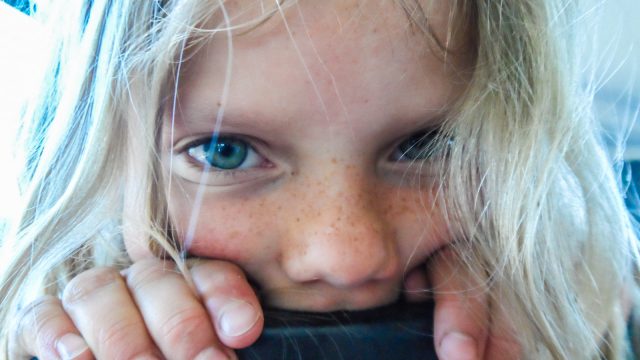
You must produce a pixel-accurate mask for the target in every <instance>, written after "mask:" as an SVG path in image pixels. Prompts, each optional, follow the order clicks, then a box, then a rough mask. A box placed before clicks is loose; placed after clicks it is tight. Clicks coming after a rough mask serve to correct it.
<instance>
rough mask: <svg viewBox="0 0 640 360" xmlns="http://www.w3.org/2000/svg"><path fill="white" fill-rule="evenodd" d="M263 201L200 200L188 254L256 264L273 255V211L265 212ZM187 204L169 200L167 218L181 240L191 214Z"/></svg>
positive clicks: (274, 238)
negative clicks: (168, 215) (173, 225)
mask: <svg viewBox="0 0 640 360" xmlns="http://www.w3.org/2000/svg"><path fill="white" fill-rule="evenodd" d="M265 208H266V206H265V204H264V203H260V202H259V203H253V202H247V201H238V200H233V201H225V200H221V199H215V200H214V199H211V200H209V201H208V200H207V199H206V198H205V200H204V201H203V205H202V208H201V210H200V213H199V217H198V222H197V225H196V229H195V233H194V237H193V241H192V242H191V245H190V248H189V249H187V250H188V252H189V254H191V255H193V256H197V257H204V258H213V259H223V260H230V261H232V262H234V263H236V264H239V265H243V264H247V263H249V262H251V263H253V264H257V263H258V264H259V263H260V262H261V261H267V259H270V258H272V257H274V256H276V255H274V254H277V249H276V248H275V246H276V244H277V242H276V241H277V235H276V230H275V228H274V226H273V211H267V210H266V209H265ZM191 209H192V208H191V204H189V203H187V202H186V201H177V202H173V203H172V204H171V206H170V213H171V218H172V219H173V221H174V223H175V224H176V225H177V227H178V229H179V230H178V234H179V237H180V241H181V243H183V244H184V239H185V234H186V233H187V232H188V229H187V228H188V226H189V221H190V214H191Z"/></svg>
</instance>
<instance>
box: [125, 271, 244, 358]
mask: <svg viewBox="0 0 640 360" xmlns="http://www.w3.org/2000/svg"><path fill="white" fill-rule="evenodd" d="M127 285H128V286H129V289H130V290H131V294H132V295H133V297H134V299H135V301H136V303H137V304H138V307H139V309H140V312H141V314H142V317H143V318H144V320H145V323H146V324H147V328H148V329H149V333H150V334H151V337H152V338H153V339H154V341H155V343H156V344H157V345H158V347H159V348H160V350H161V351H162V353H163V354H164V355H165V356H166V357H167V358H169V359H205V358H206V359H211V358H215V359H227V358H230V357H232V356H233V355H232V352H231V350H230V349H228V348H227V347H225V346H224V345H223V344H222V343H220V341H219V340H218V338H217V337H216V335H215V332H214V329H213V325H212V324H211V320H210V318H209V314H208V313H207V311H206V310H205V309H204V307H203V305H202V303H201V302H200V299H199V298H198V297H197V295H196V294H195V293H194V292H193V291H192V290H191V289H190V288H189V286H188V285H187V282H186V281H185V279H184V277H183V276H182V275H181V274H180V273H178V272H177V271H176V270H175V267H174V266H173V264H172V263H170V262H166V261H162V260H158V259H145V260H142V261H138V262H137V263H135V264H134V265H133V266H131V268H129V270H128V271H127Z"/></svg>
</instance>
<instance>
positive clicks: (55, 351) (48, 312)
mask: <svg viewBox="0 0 640 360" xmlns="http://www.w3.org/2000/svg"><path fill="white" fill-rule="evenodd" d="M9 354H10V355H9V358H10V359H28V358H31V357H32V356H37V357H38V358H40V359H78V360H80V359H83V360H84V359H92V358H93V356H92V354H91V351H90V350H89V347H88V345H87V344H86V343H85V341H84V339H83V338H82V337H81V336H80V334H79V332H78V330H77V329H76V327H75V326H74V325H73V322H72V321H71V319H70V318H69V316H68V315H67V314H66V313H65V312H64V310H63V308H62V303H61V302H60V300H59V299H57V298H55V297H53V296H44V297H42V298H40V299H38V300H37V301H35V302H33V303H32V304H30V305H29V306H27V307H26V308H25V309H23V310H22V311H21V312H20V314H19V316H18V322H17V326H16V328H15V331H14V332H12V333H11V334H10V335H9Z"/></svg>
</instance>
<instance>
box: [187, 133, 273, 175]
mask: <svg viewBox="0 0 640 360" xmlns="http://www.w3.org/2000/svg"><path fill="white" fill-rule="evenodd" d="M187 154H188V155H189V157H191V158H192V159H193V160H195V161H196V162H198V163H199V164H200V165H202V166H205V167H211V168H214V169H217V170H220V171H225V170H226V171H233V170H245V169H251V168H255V167H257V166H259V165H260V164H261V163H262V162H263V159H262V157H261V156H260V155H259V154H258V153H257V152H256V151H255V150H254V149H253V147H252V146H251V145H250V144H249V143H248V142H247V141H245V140H242V139H240V138H237V137H233V136H219V137H213V138H210V139H205V141H202V142H198V143H195V144H194V145H191V146H189V147H188V148H187Z"/></svg>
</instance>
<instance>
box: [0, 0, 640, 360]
mask: <svg viewBox="0 0 640 360" xmlns="http://www.w3.org/2000/svg"><path fill="white" fill-rule="evenodd" d="M574 10H576V4H574V2H573V1H571V0H557V1H549V0H544V1H543V0H539V1H526V2H524V1H522V2H521V1H512V2H503V1H493V0H486V1H482V0H476V1H463V0H457V1H454V0H448V1H426V0H425V1H418V0H396V1H391V0H388V1H384V0H380V1H373V0H369V1H364V0H353V1H352V0H349V1H334V0H331V1H311V0H298V1H293V0H292V1H279V2H271V1H248V0H236V1H222V0H219V1H195V0H165V1H160V0H156V1H137V0H111V1H107V0H93V1H81V0H76V1H60V2H56V1H49V2H43V3H41V4H38V8H37V11H36V12H35V16H37V17H41V18H43V19H44V21H45V22H47V23H48V24H50V25H51V29H53V30H55V33H56V36H54V39H53V40H54V45H53V46H52V49H53V53H54V56H53V60H52V62H51V69H50V71H48V72H47V75H46V79H44V82H43V83H44V86H43V89H42V93H39V94H37V96H36V98H37V99H38V101H36V102H34V104H33V105H32V106H30V107H27V108H26V110H25V116H24V120H23V123H22V126H23V128H22V138H21V141H22V142H21V144H22V145H23V146H22V148H21V151H22V152H21V153H20V155H21V157H22V160H23V162H24V164H25V166H24V172H23V174H22V178H21V185H22V197H23V199H24V204H23V207H22V208H21V209H20V211H19V216H17V218H16V221H15V225H14V229H13V232H12V233H11V234H10V235H9V236H7V238H6V239H5V240H4V243H3V249H2V256H3V259H2V262H1V263H2V274H1V276H2V278H1V280H0V285H1V288H0V293H1V294H2V306H1V309H0V321H2V326H1V327H0V329H2V330H1V331H2V336H1V337H0V338H1V339H2V343H3V347H4V350H3V352H4V355H5V356H7V357H9V358H21V357H30V356H34V355H35V356H38V357H40V358H88V357H90V356H91V355H92V354H93V355H94V356H95V357H97V358H105V359H110V358H131V357H134V355H137V356H141V357H151V358H159V357H166V358H171V359H173V358H195V357H197V358H203V359H204V358H226V357H231V356H233V353H232V352H231V350H230V349H231V348H240V347H244V346H248V345H250V344H251V343H252V342H253V341H254V340H255V339H256V338H257V337H258V336H259V335H260V332H261V331H262V326H263V318H262V315H261V314H262V313H261V310H260V309H261V306H268V307H277V308H282V309H289V310H304V311H315V312H327V311H333V310H341V309H345V310H360V309H369V308H374V307H378V306H382V305H385V304H389V303H392V302H394V301H396V300H397V299H398V297H399V296H400V295H403V296H404V297H405V298H407V299H408V300H411V301H413V300H420V299H422V298H424V297H425V296H426V295H427V294H426V293H427V292H428V294H433V296H434V297H435V301H436V309H435V315H434V316H435V324H434V332H435V339H434V340H435V347H436V350H437V351H438V355H439V357H441V358H445V359H458V358H465V359H480V358H489V359H510V358H532V359H540V358H554V359H596V358H602V357H604V358H607V359H623V358H625V356H632V355H631V346H630V338H631V337H630V336H631V333H630V332H629V331H628V330H627V329H628V328H627V325H628V324H629V317H630V314H631V307H632V306H631V304H632V299H633V297H634V295H635V285H634V280H633V272H634V269H635V261H636V258H635V257H634V255H635V254H636V244H635V241H636V240H635V237H634V235H633V232H632V229H631V226H630V221H629V219H628V216H627V212H626V210H625V208H624V205H623V202H622V197H621V194H620V191H619V188H618V186H617V183H616V177H615V175H614V173H613V172H612V165H611V163H610V161H609V160H608V158H607V157H606V154H605V152H604V150H603V146H602V143H601V142H600V139H599V137H598V133H597V126H596V123H595V121H594V119H592V118H591V116H590V113H589V111H588V108H589V104H588V96H586V94H585V93H583V92H581V90H580V89H579V87H578V84H580V81H579V80H580V77H579V76H580V75H581V74H579V70H580V69H581V68H582V67H581V64H580V62H579V61H578V60H579V59H580V57H579V56H578V53H577V52H576V49H577V47H576V44H579V43H580V42H579V40H580V39H579V35H580V32H579V31H577V30H576V28H575V27H576V26H577V25H578V24H579V21H577V19H579V17H578V15H577V14H579V13H577V12H574ZM172 264H175V269H176V270H179V271H173V269H174V266H173V265H172ZM245 274H246V277H247V278H248V279H249V280H250V281H251V282H252V285H249V283H248V281H247V280H246V278H245ZM254 289H255V291H257V293H258V295H259V296H260V302H259V301H258V298H257V297H256V295H255V294H254ZM47 295H48V296H47ZM58 298H60V299H61V300H59V299H58Z"/></svg>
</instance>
